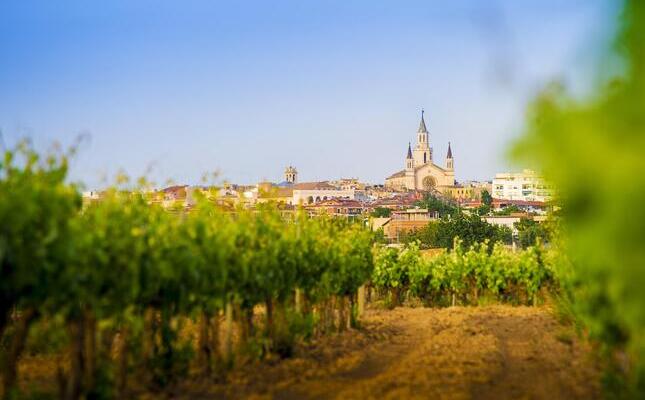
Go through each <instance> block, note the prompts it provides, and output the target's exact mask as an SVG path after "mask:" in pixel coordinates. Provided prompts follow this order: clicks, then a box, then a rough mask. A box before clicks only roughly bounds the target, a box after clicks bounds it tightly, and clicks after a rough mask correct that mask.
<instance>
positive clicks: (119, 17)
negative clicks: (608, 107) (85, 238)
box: [0, 1, 616, 189]
mask: <svg viewBox="0 0 645 400" xmlns="http://www.w3.org/2000/svg"><path fill="white" fill-rule="evenodd" d="M153 4H154V7H151V5H153ZM615 7H616V6H615V5H612V4H610V2H608V1H571V2H567V3H565V4H562V3H561V2H558V1H531V2H528V1H527V2H522V3H521V4H520V3H518V2H513V1H497V2H486V4H482V3H480V2H477V1H464V2H459V3H458V4H454V3H438V2H424V1H412V2H406V3H405V4H404V5H403V4H400V3H395V2H391V3H380V4H372V3H368V2H364V1H352V2H340V1H337V2H325V3H302V2H295V1H285V2H278V3H271V4H269V3H263V2H244V3H238V2H217V3H210V2H205V1H204V2H201V1H191V2H182V3H174V4H172V5H171V4H170V3H164V4H157V3H146V2H142V3H136V4H135V3H131V2H125V1H124V2H112V3H111V4H88V3H84V2H80V1H65V2H62V3H56V4H53V3H49V2H44V1H43V2H33V1H26V2H20V3H14V4H2V5H0V48H1V49H2V50H3V56H4V57H3V62H2V63H0V130H1V131H2V136H3V140H4V143H5V144H6V145H7V146H12V145H14V144H15V143H16V142H17V141H18V140H19V139H20V138H22V137H30V138H31V139H32V140H33V141H34V143H35V144H36V146H38V147H47V146H49V145H51V143H53V142H54V141H58V142H60V143H61V144H62V145H63V146H67V145H70V144H72V143H73V142H74V140H75V138H76V137H78V136H79V135H81V134H83V135H87V137H89V138H90V139H89V140H86V141H84V142H83V144H82V146H81V147H80V149H79V154H78V155H77V156H76V157H75V159H74V162H73V164H72V168H71V178H72V179H73V180H80V181H83V182H84V183H85V184H86V186H87V188H88V189H94V188H100V187H102V186H103V185H104V183H103V179H104V178H105V177H107V179H108V180H111V179H112V177H113V176H114V174H115V173H116V172H117V171H118V170H120V169H123V170H124V171H125V172H126V173H128V174H129V175H131V176H139V175H141V174H144V173H145V172H146V171H147V170H149V169H150V170H151V172H150V174H149V176H150V178H151V179H153V180H154V181H156V182H157V184H158V185H159V186H163V184H164V183H165V182H166V181H168V180H171V181H173V182H176V183H186V184H198V183H199V182H200V177H201V176H202V175H203V174H204V173H205V172H210V171H215V170H219V171H220V177H221V179H223V180H224V179H225V180H228V181H231V182H235V183H241V184H252V183H256V182H258V181H260V180H263V179H267V180H270V181H274V182H279V181H281V180H282V173H283V170H284V168H285V167H286V166H287V165H294V166H296V167H297V168H298V171H299V179H300V180H301V181H312V180H327V179H338V178H341V177H356V178H359V179H361V180H362V181H366V182H370V183H383V180H384V179H385V177H387V176H388V175H390V174H391V173H393V172H396V171H398V170H401V169H402V168H403V161H404V156H405V152H406V150H407V145H408V142H412V143H413V144H414V139H415V132H416V129H417V127H418V123H419V117H420V111H421V109H422V108H423V109H425V112H426V114H425V115H426V123H427V126H428V130H429V131H430V141H431V145H432V146H433V148H434V161H435V163H437V164H439V165H444V158H445V154H446V150H447V146H448V142H449V141H450V142H451V143H452V150H453V154H454V157H455V171H456V178H457V180H459V181H464V180H471V179H475V180H490V179H492V177H493V175H494V174H495V173H496V172H503V171H507V170H518V169H521V166H511V165H510V164H508V163H507V162H505V161H504V157H503V156H504V152H505V150H506V146H507V144H508V143H509V141H510V140H511V139H512V138H514V137H516V136H517V135H518V134H519V133H520V132H521V127H522V122H523V119H524V108H525V106H526V104H527V102H528V101H530V99H531V98H532V97H533V96H534V95H535V93H536V91H537V90H539V88H541V87H543V85H544V84H545V83H546V82H549V81H550V80H553V79H561V80H562V81H563V82H565V83H566V84H567V85H568V86H570V87H573V88H574V89H575V90H580V91H584V90H585V89H586V88H585V87H584V86H583V85H584V84H583V83H582V82H587V81H593V77H594V76H595V73H596V71H594V70H592V69H591V68H590V67H589V65H594V64H597V63H596V62H595V60H596V58H597V57H599V56H598V54H599V53H600V52H601V50H603V48H604V46H606V45H607V43H604V42H603V40H606V39H604V38H606V37H610V36H611V35H609V34H608V31H609V30H611V27H612V24H613V22H614V21H613V20H614V19H615V18H616V10H615ZM151 10H153V11H151ZM599 43H601V44H602V46H601V47H599ZM590 78H591V79H590Z"/></svg>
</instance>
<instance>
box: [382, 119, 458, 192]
mask: <svg viewBox="0 0 645 400" xmlns="http://www.w3.org/2000/svg"><path fill="white" fill-rule="evenodd" d="M454 185H455V164H454V160H453V158H452V149H451V148H450V142H449V143H448V154H447V155H446V164H445V167H441V166H439V165H437V164H435V163H434V161H433V157H432V147H430V135H429V134H428V129H427V128H426V123H425V120H424V118H423V111H421V122H420V123H419V129H418V130H417V143H416V145H415V146H414V150H413V149H412V146H411V145H410V143H408V153H407V155H406V157H405V169H403V170H401V171H399V172H396V173H394V174H392V175H390V176H389V177H388V178H386V179H385V187H387V188H390V189H395V190H426V191H430V190H438V191H443V190H442V189H445V188H447V187H452V186H454Z"/></svg>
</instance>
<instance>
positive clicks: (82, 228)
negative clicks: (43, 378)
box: [0, 148, 553, 399]
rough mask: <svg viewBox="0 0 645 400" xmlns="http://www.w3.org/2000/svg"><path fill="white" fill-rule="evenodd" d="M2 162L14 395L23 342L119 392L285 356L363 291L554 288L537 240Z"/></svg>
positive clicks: (333, 322)
mask: <svg viewBox="0 0 645 400" xmlns="http://www.w3.org/2000/svg"><path fill="white" fill-rule="evenodd" d="M16 157H18V158H16ZM1 168H2V170H1V173H2V181H1V185H2V187H1V189H0V190H1V192H2V193H3V195H2V197H1V200H0V201H1V203H0V213H1V214H2V215H1V218H2V221H4V222H5V223H4V224H3V232H2V242H1V243H2V251H1V253H0V254H1V257H2V281H1V285H2V296H3V301H2V307H3V309H2V314H1V316H2V320H1V322H2V325H1V328H2V330H1V331H0V334H1V335H2V340H3V341H2V346H3V353H4V357H3V358H4V359H3V369H2V371H3V376H2V377H3V388H4V391H5V397H6V398H12V397H13V396H15V395H17V393H19V391H18V387H17V386H16V384H17V382H18V376H17V371H18V368H17V367H18V363H19V360H20V356H21V355H22V354H23V353H24V352H25V351H27V352H29V353H30V354H38V353H39V352H40V353H45V354H52V353H57V354H64V355H65V356H64V357H63V359H62V360H63V361H61V362H60V365H58V367H57V368H58V373H57V374H58V393H60V395H61V397H63V398H67V399H76V398H86V397H92V398H112V397H124V396H128V395H132V393H136V391H137V390H153V391H155V390H161V389H163V388H164V387H167V386H168V385H171V384H173V383H175V382H176V381H177V380H179V379H181V378H185V377H189V376H201V377H212V378H213V379H221V378H222V377H224V376H225V375H226V371H227V370H230V369H231V368H235V364H236V363H238V364H239V363H240V362H241V363H243V362H244V360H250V359H263V358H267V357H269V356H271V355H275V356H278V357H289V356H290V355H291V354H292V352H293V349H294V346H295V344H296V343H297V342H301V341H306V340H308V339H310V338H314V337H321V336H324V335H326V334H328V333H330V332H339V331H343V330H346V329H349V328H351V327H356V326H358V325H359V323H360V321H359V311H362V310H363V309H364V301H365V290H363V289H361V288H364V287H367V288H368V289H367V291H368V292H369V293H370V296H369V298H370V299H372V300H373V301H379V299H380V300H384V301H385V302H386V303H388V305H389V306H395V305H397V304H400V303H401V302H402V301H403V300H404V298H416V299H419V300H420V301H422V302H423V303H424V304H425V305H428V306H446V305H455V304H478V302H480V301H482V299H488V301H498V302H508V303H511V304H535V303H536V302H537V301H538V297H539V295H540V291H541V290H542V289H544V288H548V287H553V274H552V272H551V270H550V269H549V268H548V266H547V263H546V262H545V259H546V256H545V254H544V253H543V250H542V249H540V248H539V247H536V248H530V249H528V250H526V251H522V252H518V253H513V252H511V251H510V250H506V249H505V248H503V247H502V246H501V245H499V244H489V243H483V244H481V245H476V246H473V247H471V248H470V249H464V248H463V246H461V245H460V243H459V242H458V241H457V243H456V245H455V250H454V251H452V252H450V253H446V254H443V255H440V256H437V257H434V258H430V259H426V258H425V257H422V256H421V254H420V252H419V250H418V247H417V246H416V245H414V244H412V245H410V246H408V247H407V248H406V249H404V250H402V251H399V250H397V249H391V248H384V247H380V246H377V245H375V244H374V240H373V239H374V237H373V234H372V232H370V231H369V230H368V229H366V228H365V227H364V226H363V225H362V224H361V223H350V222H347V221H344V220H338V219H328V218H322V217H321V218H309V217H307V216H305V215H304V214H303V213H291V214H286V213H281V212H280V211H279V210H278V209H276V208H275V207H271V206H264V207H259V208H258V209H256V210H253V211H249V210H242V209H239V210H234V211H232V212H231V211H224V210H222V209H220V208H218V207H217V206H215V205H214V204H213V203H211V202H210V201H209V200H208V199H207V198H206V196H203V198H199V199H198V204H197V206H196V207H195V208H194V209H193V210H192V211H191V212H189V213H179V214H177V213H169V212H168V211H166V210H164V209H162V208H160V207H158V206H155V205H154V204H151V202H150V200H151V199H150V198H149V197H147V196H146V195H145V194H142V193H143V192H137V191H124V190H122V191H119V190H116V189H113V190H111V191H109V192H108V193H106V195H105V196H104V198H103V199H102V200H101V201H99V202H95V203H91V204H88V205H87V206H85V207H81V202H80V197H79V194H78V191H77V189H76V188H75V187H74V186H73V185H69V184H67V183H66V182H65V178H66V168H67V166H66V159H65V158H64V157H49V158H47V159H45V160H41V159H39V157H38V155H37V154H36V153H34V152H33V151H31V150H29V149H27V148H23V149H20V150H19V151H17V152H15V153H7V154H6V156H5V159H4V162H3V164H2V166H1ZM9 193H11V195H7V194H9ZM359 292H360V296H359ZM133 377H136V378H135V379H133ZM133 391H134V392H133Z"/></svg>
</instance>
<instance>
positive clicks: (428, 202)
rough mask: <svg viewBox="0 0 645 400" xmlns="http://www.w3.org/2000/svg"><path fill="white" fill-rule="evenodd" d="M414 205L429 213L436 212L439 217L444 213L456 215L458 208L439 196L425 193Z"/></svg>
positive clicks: (444, 214)
mask: <svg viewBox="0 0 645 400" xmlns="http://www.w3.org/2000/svg"><path fill="white" fill-rule="evenodd" d="M414 205H415V206H417V207H420V208H425V209H427V210H428V211H429V212H430V213H435V212H436V213H438V214H439V216H440V217H444V216H446V215H456V214H457V213H458V212H459V209H458V208H457V207H456V206H455V205H453V204H452V203H450V202H448V201H447V200H443V199H440V198H439V197H437V196H435V195H433V194H430V193H427V194H426V195H425V197H424V198H423V200H419V201H417V202H416V203H415V204H414Z"/></svg>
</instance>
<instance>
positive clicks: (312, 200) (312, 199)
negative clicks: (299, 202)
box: [307, 196, 314, 204]
mask: <svg viewBox="0 0 645 400" xmlns="http://www.w3.org/2000/svg"><path fill="white" fill-rule="evenodd" d="M313 202H314V198H313V196H309V197H308V198H307V203H309V204H311V203H313Z"/></svg>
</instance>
